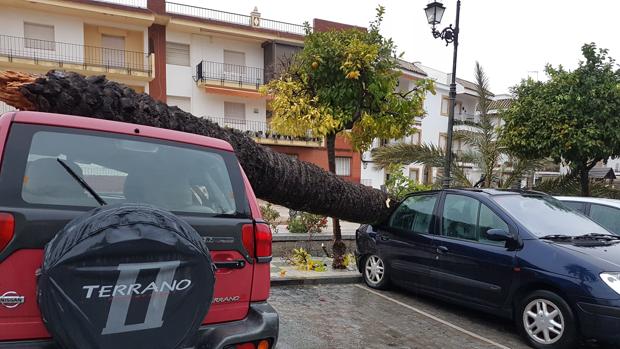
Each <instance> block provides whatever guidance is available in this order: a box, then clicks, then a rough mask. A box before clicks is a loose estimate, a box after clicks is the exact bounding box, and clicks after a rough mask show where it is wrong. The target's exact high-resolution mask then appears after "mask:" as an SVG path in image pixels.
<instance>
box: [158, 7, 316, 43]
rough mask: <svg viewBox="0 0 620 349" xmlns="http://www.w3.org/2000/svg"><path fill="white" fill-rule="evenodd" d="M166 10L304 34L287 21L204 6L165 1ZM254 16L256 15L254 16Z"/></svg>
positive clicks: (184, 14) (224, 21)
mask: <svg viewBox="0 0 620 349" xmlns="http://www.w3.org/2000/svg"><path fill="white" fill-rule="evenodd" d="M166 12H167V13H169V14H177V15H182V16H187V17H194V18H201V19H206V20H211V21H217V22H223V23H229V24H235V25H239V26H245V27H250V28H261V29H267V30H272V31H276V32H283V33H288V34H294V35H305V34H306V29H305V26H303V25H299V24H293V23H287V22H280V21H274V20H271V19H266V18H260V17H258V19H257V20H256V19H255V21H253V20H252V16H248V15H242V14H239V13H232V12H226V11H219V10H213V9H209V8H204V7H196V6H191V5H184V4H178V3H175V2H166ZM255 18H256V17H255Z"/></svg>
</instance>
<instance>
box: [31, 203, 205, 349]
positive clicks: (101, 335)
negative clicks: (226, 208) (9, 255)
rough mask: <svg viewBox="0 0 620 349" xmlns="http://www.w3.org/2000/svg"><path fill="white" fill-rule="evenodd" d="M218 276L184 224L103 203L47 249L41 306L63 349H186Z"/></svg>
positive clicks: (144, 208) (139, 207)
mask: <svg viewBox="0 0 620 349" xmlns="http://www.w3.org/2000/svg"><path fill="white" fill-rule="evenodd" d="M214 278H215V277H214V268H213V264H212V262H211V257H210V255H209V252H208V250H207V247H206V246H205V243H204V242H203V240H202V238H201V237H200V235H198V233H197V232H196V231H195V230H194V229H193V228H192V227H191V226H190V225H189V224H187V223H186V222H184V221H183V220H181V219H179V218H178V217H176V216H175V215H173V214H172V213H170V212H167V211H164V210H161V209H158V208H156V207H153V206H150V205H143V204H122V205H112V206H104V207H100V208H97V209H95V210H93V211H90V212H89V213H87V214H86V215H84V216H81V217H78V218H76V219H74V220H73V221H71V222H69V223H68V224H67V226H66V227H65V228H64V229H63V230H62V231H60V232H59V233H58V234H57V235H56V236H55V237H54V239H53V240H51V241H50V242H49V243H48V244H47V245H46V246H45V259H44V261H43V266H42V268H41V274H40V276H39V281H38V301H39V306H40V308H41V313H42V315H43V320H44V322H45V325H46V327H47V328H48V330H49V331H50V333H51V334H52V336H53V337H54V339H55V340H56V341H57V342H58V343H59V344H60V345H61V346H62V347H63V348H72V349H73V348H80V349H85V348H180V347H185V346H188V345H191V344H188V343H187V341H188V340H191V337H193V335H194V334H195V332H196V330H197V329H198V327H199V326H200V323H201V321H202V320H203V319H204V317H205V316H206V314H207V312H208V310H209V306H210V305H211V301H212V297H213V287H214V282H215V281H214V280H215V279H214Z"/></svg>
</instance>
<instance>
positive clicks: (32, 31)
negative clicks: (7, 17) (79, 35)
mask: <svg viewBox="0 0 620 349" xmlns="http://www.w3.org/2000/svg"><path fill="white" fill-rule="evenodd" d="M24 38H25V40H24V46H25V47H26V48H34V49H38V50H49V51H55V50H56V43H55V42H54V26H51V25H42V24H35V23H27V22H25V23H24Z"/></svg>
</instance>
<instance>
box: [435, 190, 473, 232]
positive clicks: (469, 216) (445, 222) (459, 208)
mask: <svg viewBox="0 0 620 349" xmlns="http://www.w3.org/2000/svg"><path fill="white" fill-rule="evenodd" d="M479 206H480V203H479V201H478V200H476V199H474V198H471V197H469V196H463V195H453V194H448V195H446V200H445V202H444V209H443V216H442V224H441V226H442V234H443V235H445V236H449V237H455V238H459V239H466V240H474V241H477V240H478V238H477V232H476V230H477V226H476V225H477V224H476V223H477V221H478V209H479Z"/></svg>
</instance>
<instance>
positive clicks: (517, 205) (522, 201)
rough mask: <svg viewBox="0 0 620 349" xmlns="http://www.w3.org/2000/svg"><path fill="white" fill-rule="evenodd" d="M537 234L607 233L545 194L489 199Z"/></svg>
mask: <svg viewBox="0 0 620 349" xmlns="http://www.w3.org/2000/svg"><path fill="white" fill-rule="evenodd" d="M493 199H494V200H495V201H496V202H497V203H498V204H499V205H500V206H502V207H503V208H504V209H505V210H506V211H507V212H508V213H509V214H510V215H511V216H513V217H514V218H515V219H516V220H518V221H519V222H520V223H521V224H523V225H524V226H525V227H526V228H527V229H528V230H529V231H530V232H531V233H532V234H535V235H536V236H538V237H543V236H549V235H567V236H580V235H585V234H610V233H609V232H608V231H607V230H605V228H603V227H601V226H600V225H598V224H596V223H594V222H593V221H591V220H590V219H588V218H586V217H585V216H582V215H581V214H579V213H576V212H575V211H573V210H571V209H570V208H568V207H566V206H564V205H563V204H562V203H561V202H560V201H559V200H557V199H554V198H552V197H550V196H545V195H498V196H495V197H494V198H493Z"/></svg>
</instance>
